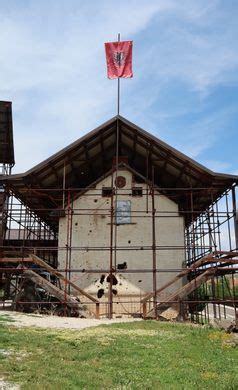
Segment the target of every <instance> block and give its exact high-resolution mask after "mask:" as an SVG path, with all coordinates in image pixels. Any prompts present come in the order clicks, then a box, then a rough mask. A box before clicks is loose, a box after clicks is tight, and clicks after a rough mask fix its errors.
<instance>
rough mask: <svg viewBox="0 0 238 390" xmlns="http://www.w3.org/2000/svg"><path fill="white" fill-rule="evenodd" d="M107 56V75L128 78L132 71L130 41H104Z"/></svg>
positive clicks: (131, 75) (112, 77) (113, 77)
mask: <svg viewBox="0 0 238 390" xmlns="http://www.w3.org/2000/svg"><path fill="white" fill-rule="evenodd" d="M105 50H106V58H107V77H108V78H109V79H117V78H118V77H125V78H130V77H133V73H132V41H122V42H107V43H105Z"/></svg>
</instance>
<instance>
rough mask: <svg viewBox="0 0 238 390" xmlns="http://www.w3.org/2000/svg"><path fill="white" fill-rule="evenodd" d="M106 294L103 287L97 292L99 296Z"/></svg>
mask: <svg viewBox="0 0 238 390" xmlns="http://www.w3.org/2000/svg"><path fill="white" fill-rule="evenodd" d="M103 295H104V289H103V288H100V289H99V290H98V292H97V297H98V298H102V296H103Z"/></svg>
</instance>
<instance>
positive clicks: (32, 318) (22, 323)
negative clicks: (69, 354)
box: [0, 310, 140, 329]
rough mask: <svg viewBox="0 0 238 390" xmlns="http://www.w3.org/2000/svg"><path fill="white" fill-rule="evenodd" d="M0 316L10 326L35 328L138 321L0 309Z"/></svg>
mask: <svg viewBox="0 0 238 390" xmlns="http://www.w3.org/2000/svg"><path fill="white" fill-rule="evenodd" d="M1 316H3V317H4V318H6V317H7V318H9V321H13V322H10V323H11V325H12V326H16V327H37V328H52V329H85V328H90V327H92V326H98V325H103V324H108V325H109V324H113V323H120V322H133V321H140V319H135V318H115V319H112V320H109V319H106V318H105V319H100V320H96V319H82V318H73V317H57V316H47V315H42V314H26V313H18V312H14V311H6V310H4V311H0V319H1Z"/></svg>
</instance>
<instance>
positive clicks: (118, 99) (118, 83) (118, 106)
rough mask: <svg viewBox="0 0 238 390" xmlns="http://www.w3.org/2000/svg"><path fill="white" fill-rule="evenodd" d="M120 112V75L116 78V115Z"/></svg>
mask: <svg viewBox="0 0 238 390" xmlns="http://www.w3.org/2000/svg"><path fill="white" fill-rule="evenodd" d="M120 39H121V34H120V33H118V36H117V41H118V43H119V42H120ZM119 114H120V77H118V78H117V115H119Z"/></svg>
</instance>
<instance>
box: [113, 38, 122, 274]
mask: <svg viewBox="0 0 238 390" xmlns="http://www.w3.org/2000/svg"><path fill="white" fill-rule="evenodd" d="M120 39H121V34H120V33H118V36H117V41H118V43H119V42H120ZM119 115H120V77H118V78H117V133H116V167H115V168H116V169H115V171H116V172H115V183H116V185H115V222H116V219H117V199H118V196H117V177H118V162H119V161H118V160H119V158H118V156H119V118H118V116H119ZM114 267H115V269H116V267H117V224H116V223H115V229H114Z"/></svg>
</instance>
